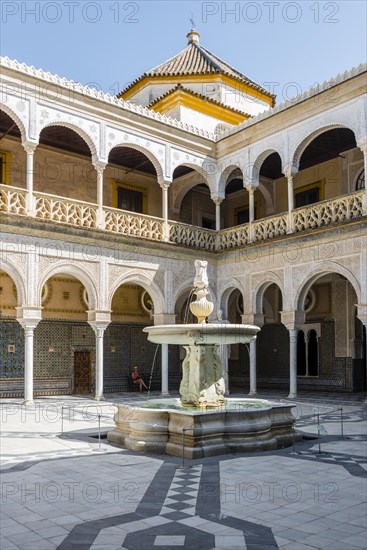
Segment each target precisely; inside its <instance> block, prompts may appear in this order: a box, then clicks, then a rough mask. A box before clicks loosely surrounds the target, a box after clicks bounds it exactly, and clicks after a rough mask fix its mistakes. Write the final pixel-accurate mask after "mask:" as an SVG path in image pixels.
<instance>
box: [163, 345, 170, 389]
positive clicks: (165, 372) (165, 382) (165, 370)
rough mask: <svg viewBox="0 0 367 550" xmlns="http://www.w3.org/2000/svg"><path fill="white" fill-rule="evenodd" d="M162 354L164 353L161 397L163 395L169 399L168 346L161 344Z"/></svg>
mask: <svg viewBox="0 0 367 550" xmlns="http://www.w3.org/2000/svg"><path fill="white" fill-rule="evenodd" d="M161 353H162V381H161V383H162V386H161V395H162V397H167V396H168V395H169V391H168V344H161Z"/></svg>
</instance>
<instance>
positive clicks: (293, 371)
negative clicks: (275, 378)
mask: <svg viewBox="0 0 367 550" xmlns="http://www.w3.org/2000/svg"><path fill="white" fill-rule="evenodd" d="M288 332H289V395H288V398H289V399H295V398H296V397H297V335H298V329H296V328H288Z"/></svg>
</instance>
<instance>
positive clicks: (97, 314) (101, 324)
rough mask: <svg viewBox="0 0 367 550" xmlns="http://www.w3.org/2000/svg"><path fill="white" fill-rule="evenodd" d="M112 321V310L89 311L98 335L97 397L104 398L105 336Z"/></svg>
mask: <svg viewBox="0 0 367 550" xmlns="http://www.w3.org/2000/svg"><path fill="white" fill-rule="evenodd" d="M110 322H111V311H109V310H94V311H88V323H89V324H90V326H91V327H92V329H93V330H94V333H95V335H96V366H95V375H96V379H95V397H94V398H95V399H96V400H97V401H100V400H102V399H103V338H104V332H105V330H106V328H107V327H108V325H109V324H110Z"/></svg>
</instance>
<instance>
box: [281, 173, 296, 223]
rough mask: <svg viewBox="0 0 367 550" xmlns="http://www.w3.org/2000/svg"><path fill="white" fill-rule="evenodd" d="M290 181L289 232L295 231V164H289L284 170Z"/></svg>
mask: <svg viewBox="0 0 367 550" xmlns="http://www.w3.org/2000/svg"><path fill="white" fill-rule="evenodd" d="M284 173H285V176H286V178H287V182H288V223H287V225H288V227H287V233H293V231H294V227H293V210H294V183H293V178H294V174H295V169H294V167H293V166H287V167H286V168H285V170H284Z"/></svg>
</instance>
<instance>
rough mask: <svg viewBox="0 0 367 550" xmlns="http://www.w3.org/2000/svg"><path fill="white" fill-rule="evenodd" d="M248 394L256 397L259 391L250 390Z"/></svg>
mask: <svg viewBox="0 0 367 550" xmlns="http://www.w3.org/2000/svg"><path fill="white" fill-rule="evenodd" d="M248 396H249V397H256V396H257V391H250V392H248Z"/></svg>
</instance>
